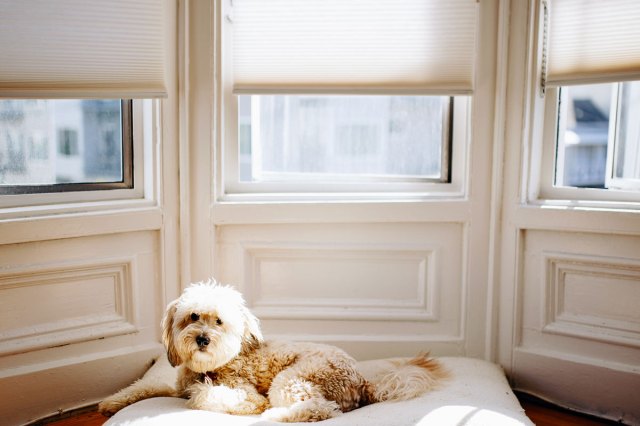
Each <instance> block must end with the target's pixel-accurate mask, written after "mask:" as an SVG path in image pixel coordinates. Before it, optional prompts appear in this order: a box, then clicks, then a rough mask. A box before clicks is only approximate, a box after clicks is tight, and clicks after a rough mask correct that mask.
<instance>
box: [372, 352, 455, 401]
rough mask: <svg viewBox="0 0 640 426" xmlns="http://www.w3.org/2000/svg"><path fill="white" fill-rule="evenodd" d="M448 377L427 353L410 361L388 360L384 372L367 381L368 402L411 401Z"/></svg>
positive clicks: (381, 371)
mask: <svg viewBox="0 0 640 426" xmlns="http://www.w3.org/2000/svg"><path fill="white" fill-rule="evenodd" d="M448 377H449V372H448V371H447V369H446V368H445V367H444V366H443V365H442V364H441V363H440V362H438V361H437V360H435V359H433V358H430V357H429V354H428V353H422V354H420V355H418V356H416V357H415V358H411V359H409V360H407V359H396V360H389V361H387V366H385V368H383V369H380V370H377V371H375V372H374V373H373V374H372V375H369V377H367V380H368V381H369V383H370V386H367V388H366V393H367V395H366V398H367V400H368V401H369V402H381V401H404V400H407V399H412V398H415V397H417V396H420V395H422V394H423V393H425V392H428V391H430V390H433V389H436V388H437V387H438V386H439V385H440V384H441V382H442V381H443V380H445V379H446V378H448Z"/></svg>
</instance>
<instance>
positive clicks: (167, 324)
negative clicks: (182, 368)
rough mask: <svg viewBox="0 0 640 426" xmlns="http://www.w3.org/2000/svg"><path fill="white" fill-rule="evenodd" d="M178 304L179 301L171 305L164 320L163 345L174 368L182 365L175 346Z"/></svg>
mask: <svg viewBox="0 0 640 426" xmlns="http://www.w3.org/2000/svg"><path fill="white" fill-rule="evenodd" d="M177 304H178V300H177V299H176V300H174V301H173V302H171V303H169V305H168V306H167V310H166V311H165V314H164V317H163V318H162V343H164V347H165V348H166V349H167V358H168V359H169V363H170V364H171V366H172V367H175V366H177V365H180V364H182V359H181V358H180V356H179V355H178V352H177V351H176V347H175V345H174V344H173V321H174V320H175V315H176V310H177V307H176V305H177Z"/></svg>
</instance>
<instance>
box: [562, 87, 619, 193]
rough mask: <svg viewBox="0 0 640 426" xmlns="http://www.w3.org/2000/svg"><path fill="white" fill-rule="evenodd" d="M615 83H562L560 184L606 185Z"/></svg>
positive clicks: (595, 186)
mask: <svg viewBox="0 0 640 426" xmlns="http://www.w3.org/2000/svg"><path fill="white" fill-rule="evenodd" d="M613 87H614V85H613V84H595V85H585V86H568V87H562V89H561V92H560V117H559V128H558V147H557V148H558V150H557V158H556V180H555V184H556V185H557V186H576V187H585V188H604V186H605V180H606V179H605V177H606V169H607V143H608V137H609V114H610V111H611V96H612V91H613Z"/></svg>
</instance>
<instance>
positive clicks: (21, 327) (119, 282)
mask: <svg viewBox="0 0 640 426" xmlns="http://www.w3.org/2000/svg"><path fill="white" fill-rule="evenodd" d="M131 262H132V260H130V259H121V260H111V261H104V260H103V261H101V262H99V263H95V264H91V263H86V264H73V265H64V266H62V265H42V266H32V267H30V268H28V269H26V270H22V271H14V272H13V273H9V274H4V275H1V276H0V343H2V350H0V353H15V352H21V351H25V350H31V349H37V348H41V347H50V346H54V345H56V344H60V343H70V342H77V341H82V340H87V339H94V338H100V337H105V336H107V335H113V334H114V333H122V332H127V331H133V330H134V329H135V327H134V326H133V325H132V324H131V322H132V321H133V320H132V306H131V302H132V301H131V293H132V290H131V276H130V271H131Z"/></svg>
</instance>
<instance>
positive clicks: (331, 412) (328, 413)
mask: <svg viewBox="0 0 640 426" xmlns="http://www.w3.org/2000/svg"><path fill="white" fill-rule="evenodd" d="M341 413H342V412H341V411H340V407H339V406H338V404H336V403H335V402H334V401H327V400H326V399H324V398H311V399H307V400H305V401H299V402H294V403H293V404H291V405H290V406H288V407H274V408H270V409H268V410H267V411H265V412H264V413H262V418H263V419H265V420H271V421H274V422H286V423H295V422H319V421H322V420H327V419H330V418H332V417H336V416H339V415H340V414H341Z"/></svg>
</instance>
